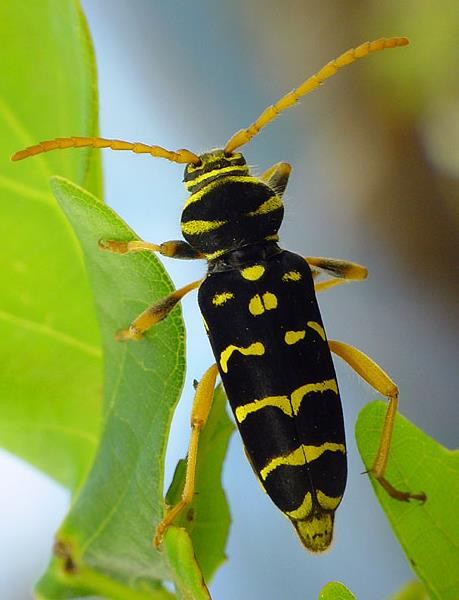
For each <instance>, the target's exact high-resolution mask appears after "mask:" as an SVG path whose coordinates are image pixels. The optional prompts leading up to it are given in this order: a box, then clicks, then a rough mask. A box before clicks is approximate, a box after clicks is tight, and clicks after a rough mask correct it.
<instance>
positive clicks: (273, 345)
mask: <svg viewBox="0 0 459 600" xmlns="http://www.w3.org/2000/svg"><path fill="white" fill-rule="evenodd" d="M407 44H408V40H407V39H406V38H404V37H401V38H390V39H385V38H381V39H378V40H375V41H373V42H366V43H364V44H362V45H360V46H358V47H357V48H354V49H350V50H348V51H347V52H345V53H344V54H342V55H341V56H339V57H338V58H337V59H335V60H332V61H331V62H329V63H328V64H327V65H325V66H324V67H323V68H322V69H321V70H320V71H318V72H317V73H316V74H315V75H313V76H312V77H310V78H309V79H307V80H306V81H305V82H304V83H302V84H301V85H300V86H299V87H298V88H296V89H294V90H292V91H291V92H290V93H288V94H286V95H285V96H283V97H282V98H281V99H280V100H279V101H278V102H277V103H276V104H274V105H273V106H270V107H268V108H267V109H266V110H265V111H264V112H263V113H262V114H261V115H260V116H259V117H258V119H257V120H256V121H255V122H254V123H252V125H250V126H249V127H247V129H242V130H240V131H238V132H237V133H236V134H234V135H233V136H232V137H231V138H230V140H229V141H228V142H227V144H226V145H225V147H224V148H223V149H216V150H211V151H210V152H205V153H204V154H200V155H197V154H194V153H193V152H191V151H189V150H184V149H182V150H177V151H176V152H171V151H169V150H165V149H164V148H161V147H159V146H150V145H146V144H141V143H130V142H125V141H120V140H111V139H104V138H85V137H70V138H58V139H55V140H49V141H45V142H41V143H39V144H37V145H36V146H31V147H29V148H26V149H25V150H22V151H20V152H17V153H16V154H15V155H14V156H13V157H12V160H21V159H23V158H27V157H28V156H33V155H35V154H40V153H41V152H47V151H49V150H54V149H62V148H71V147H94V148H111V149H113V150H132V151H133V152H136V153H147V154H151V155H152V156H158V157H161V158H166V159H167V160H170V161H173V162H177V163H184V164H186V167H185V174H184V183H185V188H186V190H187V192H188V193H189V197H188V200H187V201H186V202H185V205H184V208H183V212H182V218H181V228H182V233H183V236H184V238H185V240H186V241H183V240H172V241H168V242H164V243H162V244H160V245H156V244H152V243H148V242H144V241H142V240H137V241H130V242H121V241H116V240H105V241H101V242H100V245H101V247H102V248H103V249H105V250H108V251H111V252H116V253H119V254H124V253H126V252H139V251H144V250H147V251H151V252H159V253H160V254H162V255H163V256H168V257H171V258H180V259H205V260H207V274H206V276H205V277H204V279H201V280H199V281H194V282H193V283H190V284H188V285H186V286H185V287H183V288H181V289H179V290H177V291H175V292H173V293H172V294H170V295H169V296H167V297H166V298H164V299H163V300H161V301H159V302H157V303H156V304H154V305H153V306H151V307H150V308H148V309H147V310H145V311H144V312H143V313H142V314H141V315H140V316H138V317H137V318H136V319H135V320H134V321H133V322H132V323H131V325H130V326H129V327H128V328H127V329H124V330H122V331H120V332H119V333H118V334H117V338H118V339H119V340H138V339H140V338H141V337H142V335H143V333H144V332H145V331H146V330H147V329H149V328H150V327H152V326H153V325H155V324H156V323H158V322H159V321H161V320H162V319H164V318H165V317H166V316H167V315H168V314H169V313H170V311H171V310H172V308H173V307H174V306H175V305H176V304H177V302H179V301H180V300H181V299H182V298H183V296H184V295H185V294H187V293H188V292H190V291H191V290H193V289H196V288H199V298H198V299H199V306H200V309H201V313H202V317H203V320H204V326H205V329H206V331H207V335H208V337H209V340H210V343H211V346H212V350H213V353H214V355H215V360H216V364H214V365H212V366H211V367H210V368H209V369H208V370H207V371H206V373H205V374H204V376H203V378H202V380H201V381H200V383H199V384H198V385H197V388H196V392H195V398H194V402H193V408H192V414H191V436H190V442H189V450H188V460H187V470H186V478H185V485H184V490H183V494H182V498H181V500H180V502H178V504H176V505H175V506H173V507H170V508H168V509H167V510H166V512H165V515H164V517H163V519H162V521H161V522H160V523H159V525H158V526H157V528H156V533H155V538H154V542H155V544H156V546H157V547H158V546H159V545H160V543H161V540H162V538H163V535H164V532H165V531H166V529H167V527H168V526H169V525H170V524H171V523H172V522H173V521H174V519H175V517H176V516H177V515H178V514H179V513H180V512H181V511H182V510H183V508H184V507H185V506H186V505H187V504H189V503H190V502H191V500H192V498H193V494H194V479H195V469H196V456H197V449H198V441H199V434H200V431H201V429H202V427H203V426H204V425H205V422H206V419H207V416H208V414H209V411H210V407H211V402H212V397H213V390H214V387H215V382H216V378H217V374H218V373H219V374H220V377H221V379H222V382H223V385H224V388H225V391H226V394H227V396H228V399H229V402H230V404H231V408H232V410H233V413H234V417H235V420H236V423H237V425H238V428H239V431H240V433H241V436H242V439H243V442H244V446H245V449H246V453H247V456H248V459H249V461H250V463H251V465H252V467H253V469H254V471H255V473H256V475H257V476H258V479H259V481H260V483H261V485H262V487H263V489H264V490H265V491H266V493H267V494H269V496H270V497H271V499H272V500H273V502H274V503H275V504H276V505H277V506H278V507H279V509H280V510H281V511H282V512H283V513H284V514H285V515H286V516H287V517H288V518H289V519H290V520H291V521H292V523H293V525H294V527H295V529H296V531H297V533H298V535H299V537H300V539H301V541H302V543H303V544H304V546H306V548H308V549H309V550H311V551H312V552H321V551H323V550H325V549H326V548H327V547H328V546H329V545H330V542H331V540H332V535H333V521H334V513H335V510H336V509H337V507H338V505H339V503H340V502H341V499H342V496H343V492H344V487H345V484H346V475H347V467H346V446H345V437H344V424H343V415H342V410H341V403H340V398H339V393H338V385H337V382H336V376H335V369H334V367H333V362H332V358H331V352H333V353H334V354H336V355H337V356H339V357H340V358H342V359H343V360H345V361H346V362H347V363H348V364H349V365H350V366H351V367H352V368H353V369H354V370H355V371H356V372H357V373H358V374H359V375H360V376H361V377H362V378H363V379H365V380H366V381H367V382H368V383H369V384H370V385H371V386H372V387H373V388H374V389H375V390H377V391H378V392H380V393H381V394H382V395H383V396H385V397H386V398H387V399H388V401H389V402H388V407H387V412H386V417H385V422H384V425H383V429H382V433H381V439H380V443H379V449H378V451H377V453H376V457H375V459H374V462H373V466H372V468H371V469H370V473H371V474H372V475H373V476H374V477H375V478H376V480H377V481H379V483H380V484H381V485H382V486H383V487H384V489H385V490H386V491H387V492H388V493H389V494H390V495H391V496H392V497H393V498H396V499H398V500H402V501H408V500H410V499H412V498H414V499H418V500H420V501H424V500H425V494H423V493H418V494H412V493H410V492H406V491H400V490H397V489H395V488H394V487H393V486H392V485H391V484H390V483H389V482H388V481H387V480H386V479H385V478H384V472H385V470H386V465H387V460H388V456H389V449H390V443H391V436H392V430H393V426H394V419H395V414H396V410H397V398H398V389H397V386H396V385H395V383H394V382H393V381H392V380H391V379H390V377H389V376H388V375H387V374H386V373H385V372H384V371H383V370H382V369H381V367H379V366H378V365H377V364H376V363H374V362H373V361H372V360H371V359H370V358H369V357H368V356H366V355H365V354H363V352H361V351H360V350H357V349H356V348H354V347H353V346H350V345H349V344H344V343H343V342H338V341H331V340H327V338H326V335H325V331H324V328H323V324H322V320H321V317H320V312H319V308H318V305H317V300H316V295H315V292H320V291H323V290H325V289H329V288H331V287H333V286H336V285H338V284H341V283H344V282H346V281H357V280H362V279H365V278H366V276H367V270H366V268H365V267H363V266H361V265H358V264H355V263H352V262H348V261H344V260H336V259H331V258H317V257H306V258H303V257H301V256H298V255H297V254H293V253H292V252H288V251H286V250H283V249H281V248H280V247H279V245H278V240H279V238H278V235H277V232H278V230H279V227H280V225H281V222H282V218H283V213H284V208H283V204H282V197H283V194H284V191H285V188H286V186H287V182H288V178H289V175H290V171H291V167H290V165H289V164H288V163H279V164H276V165H274V166H272V167H271V168H270V169H268V170H267V171H266V172H265V173H263V175H262V176H261V177H255V176H253V175H251V174H250V172H249V168H248V166H247V164H246V161H245V159H244V157H243V156H242V154H241V153H240V152H237V151H236V150H237V149H238V148H240V147H241V146H243V145H244V144H246V143H247V142H249V141H250V140H251V139H252V138H253V137H254V136H255V135H257V134H258V132H259V131H260V130H261V129H262V128H263V127H264V126H265V125H267V124H268V123H270V122H271V121H272V120H273V119H275V118H276V117H277V115H278V114H279V113H281V112H282V111H283V110H285V109H287V108H289V107H291V106H293V105H294V104H295V103H296V102H297V101H298V100H299V99H300V98H301V97H302V96H304V95H306V94H308V93H309V92H311V91H312V90H314V89H315V88H317V87H318V86H319V85H320V84H321V83H322V82H323V81H325V80H326V79H328V78H329V77H331V76H332V75H334V74H335V73H336V72H337V71H338V69H340V68H341V67H343V66H345V65H348V64H350V63H353V62H354V61H356V60H357V59H359V58H363V57H364V56H367V55H368V54H370V53H372V52H376V51H378V50H384V49H386V48H395V47H398V46H405V45H407ZM319 274H325V275H328V276H329V279H327V280H325V281H322V282H317V281H315V279H316V277H317V276H318V275H319Z"/></svg>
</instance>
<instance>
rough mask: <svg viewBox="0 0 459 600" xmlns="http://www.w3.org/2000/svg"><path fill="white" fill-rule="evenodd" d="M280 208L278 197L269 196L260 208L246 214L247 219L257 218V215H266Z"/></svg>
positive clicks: (280, 203)
mask: <svg viewBox="0 0 459 600" xmlns="http://www.w3.org/2000/svg"><path fill="white" fill-rule="evenodd" d="M281 207H282V202H281V199H280V198H279V196H271V198H268V199H267V200H265V202H263V204H260V206H259V207H258V208H257V209H256V210H253V211H252V212H249V213H247V216H248V217H257V216H258V215H266V214H267V213H270V212H272V211H273V210H278V209H279V208H281Z"/></svg>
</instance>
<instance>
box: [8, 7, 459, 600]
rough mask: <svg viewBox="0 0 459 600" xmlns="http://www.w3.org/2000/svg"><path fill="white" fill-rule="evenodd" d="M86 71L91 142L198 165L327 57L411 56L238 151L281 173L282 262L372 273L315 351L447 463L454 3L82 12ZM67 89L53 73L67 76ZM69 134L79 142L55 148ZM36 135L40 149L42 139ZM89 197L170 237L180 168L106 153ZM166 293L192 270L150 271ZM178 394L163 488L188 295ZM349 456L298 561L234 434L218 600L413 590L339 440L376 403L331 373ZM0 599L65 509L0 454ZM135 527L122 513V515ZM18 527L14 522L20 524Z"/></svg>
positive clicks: (455, 213) (36, 569) (452, 315)
mask: <svg viewBox="0 0 459 600" xmlns="http://www.w3.org/2000/svg"><path fill="white" fill-rule="evenodd" d="M82 5H83V8H84V10H85V13H86V16H87V18H88V21H89V27H90V29H91V32H92V36H93V41H94V44H95V50H96V58H97V63H98V70H99V82H100V104H101V112H100V118H101V128H100V129H101V134H102V135H104V136H107V137H118V138H121V139H127V140H132V141H134V140H135V141H137V140H138V141H144V142H146V143H153V144H160V145H163V146H165V147H167V148H170V149H175V148H181V147H186V148H189V149H190V150H192V151H194V152H201V151H204V150H206V149H209V148H211V147H216V146H221V145H223V144H224V143H225V142H226V140H227V139H228V138H229V137H230V135H231V134H232V133H233V132H234V131H236V130H237V129H240V128H241V127H243V126H246V125H248V124H249V123H251V122H252V121H253V120H254V119H255V118H256V117H257V116H258V115H259V113H260V112H261V111H262V110H263V108H264V107H265V106H267V105H268V104H271V103H272V102H273V101H275V100H277V99H278V98H279V97H280V96H281V95H282V94H283V93H285V92H287V91H288V90H290V89H291V88H292V87H295V86H296V85H298V84H299V83H301V82H302V81H303V80H304V79H305V78H306V77H307V76H309V75H310V74H312V73H313V72H315V71H316V70H318V69H319V68H320V67H321V66H322V65H323V64H324V63H326V62H327V61H328V60H330V59H332V58H334V57H336V56H337V55H339V54H340V53H341V52H342V51H344V50H346V49H347V48H349V47H351V46H356V45H358V44H359V43H361V42H363V41H365V40H367V39H374V38H377V37H380V36H391V35H406V36H408V37H409V38H410V40H411V45H410V46H409V47H408V48H405V49H398V50H388V51H385V52H384V53H382V54H379V55H374V56H372V57H369V58H367V59H365V60H364V61H361V62H359V63H357V64H356V65H353V66H350V67H349V68H347V69H346V70H345V71H343V72H342V73H340V74H338V75H337V76H336V77H334V78H333V79H332V80H330V81H329V82H327V83H326V84H325V85H324V86H323V87H322V88H321V89H319V90H317V91H315V92H314V93H313V94H311V95H310V96H308V97H307V98H305V99H304V100H303V101H302V103H301V104H300V106H297V107H296V108H294V109H292V110H290V111H288V112H287V113H285V114H284V115H283V116H282V117H280V118H279V119H278V120H277V121H276V122H274V123H273V124H272V125H270V126H269V127H268V128H267V129H266V130H264V131H263V132H262V134H260V135H259V136H258V137H257V138H255V139H254V140H253V142H252V143H251V144H250V145H249V146H247V147H246V148H245V155H246V157H247V160H248V162H249V164H252V165H254V169H256V170H258V172H261V171H262V170H264V169H265V168H267V167H268V166H270V165H271V164H273V163H275V162H278V161H281V160H283V161H288V162H290V163H291V164H292V165H293V168H294V171H293V174H292V177H291V181H290V184H289V187H288V189H287V193H286V200H285V204H286V217H285V222H284V226H283V229H282V230H281V241H282V245H283V246H284V247H287V248H289V249H291V250H294V251H296V252H298V253H300V254H304V255H317V256H333V257H339V258H346V259H350V260H354V261H357V262H360V263H362V264H365V265H366V266H367V267H368V268H369V272H370V276H369V279H368V281H367V282H365V283H360V284H358V283H356V284H353V285H349V286H345V287H343V288H340V289H337V290H333V291H330V292H328V293H326V294H325V295H324V296H322V297H321V298H320V304H321V307H322V309H323V317H324V321H325V323H326V327H327V332H328V336H329V337H330V338H332V339H342V340H343V341H346V342H349V343H352V344H354V345H356V346H358V347H360V348H361V349H362V350H364V351H365V352H367V353H368V354H369V355H370V356H372V357H373V358H374V359H375V360H377V361H378V362H379V363H380V364H381V365H382V366H383V367H384V368H385V369H386V370H387V371H388V372H389V373H390V374H391V376H392V377H393V378H394V379H395V381H396V382H397V383H398V385H399V387H400V410H401V412H402V413H403V414H405V415H406V416H407V417H408V418H409V419H410V420H412V421H413V422H414V423H416V424H417V425H418V426H420V427H421V428H422V429H424V430H425V431H426V432H427V433H429V434H430V435H432V436H433V437H435V438H436V439H438V440H439V441H440V442H441V443H443V444H445V445H446V446H447V447H451V448H452V447H457V445H458V444H457V429H458V428H457V424H458V404H457V400H458V398H457V366H456V365H457V339H458V333H459V332H458V323H459V318H458V317H459V314H458V303H457V292H458V276H457V264H456V262H457V259H456V251H457V247H458V244H457V239H458V235H457V234H458V228H459V210H458V200H459V153H458V150H457V149H458V141H459V102H458V98H459V76H458V73H459V68H458V67H459V64H458V63H459V61H458V43H457V39H458V33H459V14H458V11H457V5H456V2H453V1H452V0H451V1H448V0H442V1H441V2H434V1H433V0H420V1H417V2H414V1H413V0H411V1H410V0H407V1H404V2H395V1H386V2H384V3H381V2H376V1H367V2H355V1H350V2H346V3H343V2H338V1H335V2H333V1H329V2H323V1H322V2H315V1H303V2H301V1H299V0H297V1H290V0H287V1H285V2H274V1H273V0H267V1H265V2H256V1H255V0H246V1H243V0H235V1H234V2H231V3H229V2H226V3H225V2H220V3H218V2H210V1H207V0H202V1H198V2H193V3H190V2H186V1H183V2H179V1H177V0H170V1H169V2H160V1H158V0H134V1H131V2H127V0H111V2H110V3H95V2H91V1H90V0H85V1H84V2H82ZM69 77H71V73H69ZM68 133H69V135H72V134H78V132H68ZM52 136H53V132H50V137H52ZM104 165H105V197H106V201H107V202H108V203H109V204H110V206H112V207H114V208H115V209H116V210H117V211H118V212H119V213H120V215H121V216H122V217H123V218H124V219H125V220H126V221H127V222H128V223H129V225H130V226H132V227H133V229H134V230H135V231H136V232H137V233H138V234H139V235H140V236H141V237H143V238H144V239H147V240H150V241H154V242H160V241H163V240H166V239H173V238H176V237H179V236H180V233H179V219H180V212H181V207H182V205H183V202H184V199H185V191H184V189H183V187H182V184H181V178H182V169H181V167H180V166H177V165H173V164H170V163H167V162H165V161H161V160H159V159H158V160H155V159H152V158H149V157H138V156H134V155H132V154H128V153H110V152H109V151H106V152H105V153H104ZM166 268H167V269H168V270H169V271H170V273H171V274H172V276H173V278H174V281H175V282H176V285H177V286H180V285H184V284H185V283H187V282H189V281H191V280H193V279H196V278H198V277H199V276H200V275H201V274H202V273H203V266H202V265H200V264H197V265H194V264H193V265H192V264H190V263H180V262H178V261H177V262H174V261H170V260H169V261H167V263H166ZM183 304H184V312H185V319H186V324H187V331H188V357H189V359H188V360H189V362H188V383H187V384H186V387H185V392H184V397H183V401H182V402H181V405H180V407H179V409H178V411H177V415H176V418H175V419H174V424H173V429H172V441H171V448H170V452H169V455H168V473H169V475H170V474H171V471H172V469H173V466H174V465H175V462H176V460H177V458H178V457H179V456H181V455H183V454H184V453H185V448H186V443H187V438H188V418H189V409H190V403H191V397H192V385H191V382H192V380H193V379H194V378H199V377H200V375H201V374H202V373H203V371H204V370H205V369H206V368H207V366H208V365H209V364H210V362H211V360H212V358H211V354H210V350H209V348H208V343H207V340H206V337H205V333H204V331H203V329H202V325H201V319H200V317H199V315H198V309H197V305H196V301H195V298H187V299H186V300H185V301H184V303H183ZM337 372H338V378H339V381H340V388H341V393H342V398H343V403H344V411H345V418H346V423H347V432H348V443H349V471H350V474H349V483H348V489H347V492H346V495H345V498H344V501H343V503H342V505H341V507H340V509H339V510H338V513H337V517H336V533H335V542H334V544H333V546H332V548H331V550H330V551H329V552H328V553H327V554H325V555H323V556H312V555H309V554H307V553H306V552H305V551H304V550H303V549H302V547H300V545H299V543H298V541H297V539H296V536H295V535H294V532H293V530H292V529H291V526H290V524H289V523H288V521H286V520H285V519H284V517H283V516H282V515H281V514H280V513H279V512H278V511H277V510H276V509H275V507H274V506H273V505H272V504H271V503H270V501H269V500H268V499H267V498H266V497H265V496H264V495H263V494H262V493H261V491H260V488H259V485H258V483H257V482H256V480H255V478H254V476H253V474H252V471H251V469H250V467H249V465H248V463H247V461H246V458H245V456H244V453H243V449H242V444H241V442H240V439H239V438H238V437H237V435H236V436H234V438H233V440H232V443H231V447H230V453H229V457H228V461H227V463H226V468H225V473H224V483H225V487H226V490H227V493H228V496H229V501H230V506H231V510H232V515H233V525H232V529H231V534H230V539H229V544H228V549H227V553H228V557H229V560H228V562H227V563H226V565H224V566H223V568H222V569H221V570H220V572H219V573H218V574H217V576H216V578H215V580H214V582H213V583H212V585H211V591H212V592H213V595H214V597H215V598H216V599H218V600H227V599H230V598H231V599H234V598H237V599H242V600H245V599H258V598H263V599H266V600H278V599H281V598H282V599H283V598H288V599H289V600H290V599H292V600H296V599H300V598H301V599H305V598H307V599H309V598H315V597H317V594H318V592H319V589H320V588H321V587H322V586H323V585H325V583H326V582H327V581H329V580H331V579H337V580H341V581H343V582H344V583H345V584H346V585H347V586H348V587H349V588H350V589H351V590H352V591H353V592H354V593H355V594H356V596H357V597H358V598H362V599H366V600H380V599H382V598H387V596H388V595H389V594H391V593H393V592H394V591H395V590H396V589H397V588H398V587H400V585H401V584H402V583H404V582H405V581H406V580H408V579H409V578H410V577H412V575H411V571H410V568H409V565H408V564H407V563H406V560H405V558H404V556H403V554H402V551H401V549H400V548H399V546H398V544H397V542H396V541H395V539H394V538H393V536H392V533H391V530H390V527H389V525H388V523H387V522H386V520H385V517H384V515H383V513H382V512H381V510H380V508H379V505H378V504H377V501H376V499H375V498H374V496H373V492H372V490H371V488H370V485H369V483H368V481H367V479H366V477H364V476H362V475H360V472H361V471H362V470H363V467H362V463H361V461H360V458H359V457H358V455H357V452H356V449H355V443H354V439H353V426H354V422H355V418H356V415H357V413H358V411H359V410H360V408H361V406H362V405H363V404H364V403H365V402H367V401H369V400H371V399H374V397H375V394H374V393H373V392H372V391H371V390H370V389H369V388H368V387H367V386H366V385H365V384H363V383H361V382H360V381H359V380H358V379H357V377H356V376H355V375H354V374H352V373H351V372H350V371H349V370H348V369H347V368H346V367H345V366H344V365H342V364H339V363H337ZM0 461H1V468H2V478H3V480H4V481H5V482H6V485H5V490H6V492H5V493H4V494H3V496H2V497H1V498H0V513H1V514H0V529H1V531H2V539H1V540H0V582H2V584H1V587H0V589H2V590H6V592H2V597H5V598H8V599H11V600H22V599H26V598H30V597H31V596H30V591H29V590H30V587H31V583H32V582H33V580H34V579H36V578H37V577H38V576H39V574H40V569H41V568H44V566H45V564H46V562H47V557H48V555H49V549H50V546H51V538H52V534H53V531H54V530H55V528H56V527H57V525H58V523H59V521H60V519H61V518H62V516H63V514H64V513H65V510H66V503H67V495H66V493H65V492H64V491H63V490H62V489H60V488H58V487H57V486H56V485H55V484H53V483H51V482H50V481H49V480H47V479H45V478H44V477H42V476H41V475H39V474H37V473H36V472H33V471H32V470H31V469H30V468H29V467H27V466H26V465H24V464H23V463H20V462H19V461H17V460H15V459H12V458H10V457H9V456H7V455H6V454H2V455H1V456H0ZM133 510H135V507H133ZM19 524H20V525H19Z"/></svg>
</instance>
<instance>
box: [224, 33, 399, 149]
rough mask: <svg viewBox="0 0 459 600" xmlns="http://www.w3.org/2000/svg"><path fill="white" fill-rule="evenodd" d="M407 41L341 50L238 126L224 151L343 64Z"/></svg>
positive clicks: (247, 137) (389, 40)
mask: <svg viewBox="0 0 459 600" xmlns="http://www.w3.org/2000/svg"><path fill="white" fill-rule="evenodd" d="M407 44H409V40H408V39H407V38H406V37H395V38H380V39H378V40H375V41H373V42H365V43H364V44H361V45H360V46H358V47H357V48H351V49H350V50H348V51H347V52H344V53H343V54H341V56H339V57H338V58H335V60H331V61H330V62H329V63H327V64H326V65H325V66H324V67H322V69H321V70H320V71H318V72H317V73H316V74H315V75H312V77H309V79H306V81H305V82H304V83H302V84H301V85H300V86H299V87H297V88H296V89H294V90H292V91H291V92H289V93H288V94H286V95H285V96H282V98H281V99H280V100H278V101H277V102H276V103H275V104H273V105H272V106H268V108H266V109H265V110H264V111H263V112H262V113H261V115H260V116H259V117H258V119H257V120H256V121H255V122H254V123H252V125H250V126H249V127H247V129H241V130H240V131H238V132H236V133H235V134H234V135H233V136H232V137H231V138H230V139H229V140H228V142H227V144H226V146H225V152H227V153H228V154H231V152H234V150H236V148H240V147H241V146H243V145H244V144H247V142H250V140H251V139H252V138H253V137H254V136H256V135H257V133H258V132H259V131H260V130H261V129H262V128H263V127H265V125H267V124H268V123H270V122H271V121H273V120H274V119H275V118H276V117H277V116H278V115H279V114H280V113H281V112H282V111H284V110H285V109H287V108H290V107H291V106H293V105H294V104H295V103H296V102H298V100H299V99H300V98H301V97H302V96H305V95H306V94H309V92H312V91H313V90H315V89H316V88H317V87H319V85H320V84H321V83H323V82H324V81H325V80H326V79H329V78H330V77H333V75H334V74H335V73H336V72H337V71H338V70H339V69H341V67H344V66H346V65H350V64H351V63H353V62H355V61H356V60H358V59H359V58H363V57H364V56H367V55H368V54H371V53H372V52H378V51H379V50H385V49H386V48H397V47H398V46H406V45H407Z"/></svg>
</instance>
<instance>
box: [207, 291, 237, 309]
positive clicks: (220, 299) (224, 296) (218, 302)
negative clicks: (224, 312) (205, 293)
mask: <svg viewBox="0 0 459 600" xmlns="http://www.w3.org/2000/svg"><path fill="white" fill-rule="evenodd" d="M232 298H234V294H233V292H221V293H220V294H215V296H214V297H213V298H212V304H215V306H222V305H223V304H225V302H228V300H231V299H232Z"/></svg>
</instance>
